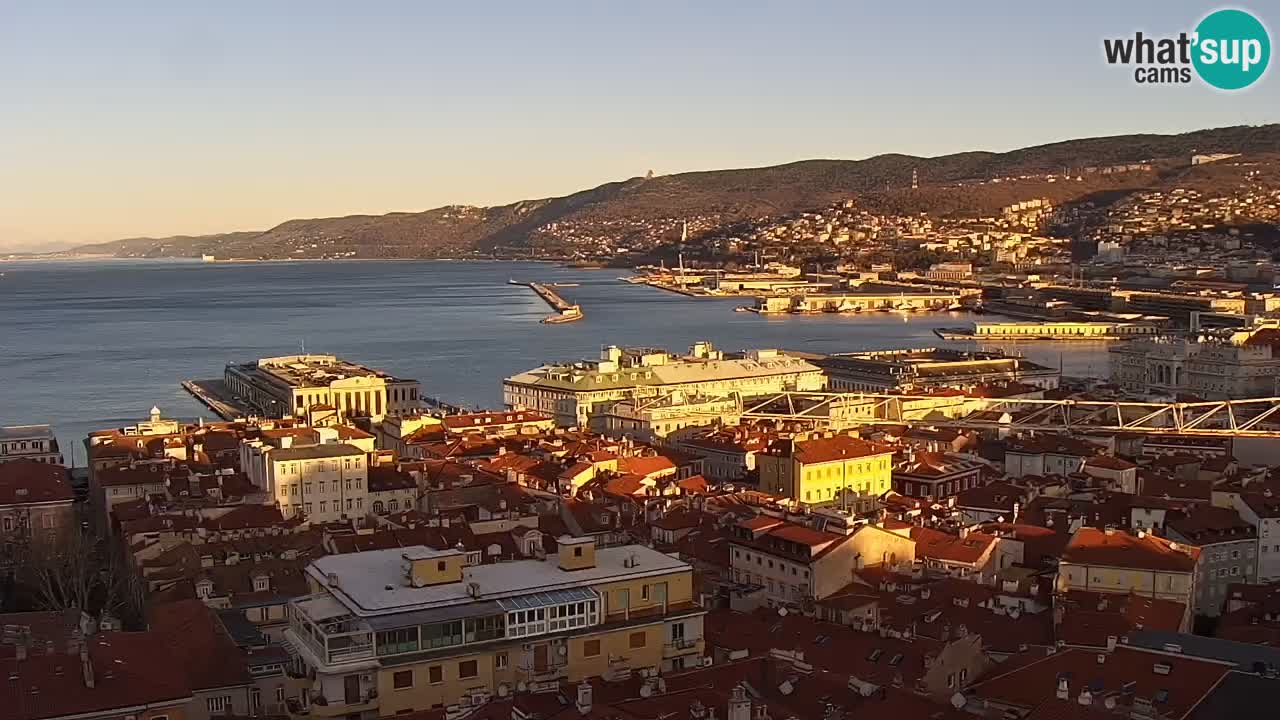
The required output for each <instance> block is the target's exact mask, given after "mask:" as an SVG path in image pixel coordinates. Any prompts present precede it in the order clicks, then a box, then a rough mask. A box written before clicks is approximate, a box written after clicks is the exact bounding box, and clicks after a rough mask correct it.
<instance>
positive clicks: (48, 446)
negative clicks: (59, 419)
mask: <svg viewBox="0 0 1280 720" xmlns="http://www.w3.org/2000/svg"><path fill="white" fill-rule="evenodd" d="M14 460H34V461H36V462H41V463H49V464H53V465H63V464H65V463H63V461H62V451H61V450H59V449H58V438H56V437H54V435H53V428H51V427H49V426H48V425H11V426H9V427H0V463H5V462H12V461H14Z"/></svg>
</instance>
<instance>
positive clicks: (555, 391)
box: [502, 342, 824, 429]
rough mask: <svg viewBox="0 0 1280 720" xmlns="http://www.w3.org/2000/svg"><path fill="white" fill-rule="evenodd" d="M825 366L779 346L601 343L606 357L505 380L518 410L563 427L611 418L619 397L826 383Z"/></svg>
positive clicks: (506, 394)
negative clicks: (684, 348) (682, 349)
mask: <svg viewBox="0 0 1280 720" xmlns="http://www.w3.org/2000/svg"><path fill="white" fill-rule="evenodd" d="M823 386H824V380H823V376H822V371H821V370H819V369H818V368H817V367H816V366H815V365H813V364H811V363H809V362H808V361H807V360H803V359H801V358H798V357H792V356H790V355H786V354H784V353H780V352H778V351H777V350H750V351H747V352H745V353H742V354H740V355H728V354H726V353H724V352H722V351H720V350H717V349H716V348H714V347H713V346H712V345H711V343H707V342H699V343H694V345H693V346H692V347H690V349H689V353H688V354H687V355H682V356H681V355H675V354H672V353H670V352H667V351H666V350H659V349H654V348H625V349H624V348H619V347H616V346H609V347H606V348H604V349H603V350H601V353H600V358H599V359H598V360H583V361H579V362H575V363H559V364H552V365H543V366H541V367H537V368H534V369H532V370H529V371H527V372H523V373H519V374H517V375H513V376H511V377H509V378H507V379H506V380H504V381H503V383H502V399H503V402H504V403H505V404H506V406H507V407H508V408H511V409H524V408H528V409H532V410H537V411H540V412H545V413H549V414H552V415H554V416H555V418H556V423H557V424H559V425H561V426H563V427H570V426H576V427H591V426H593V424H594V426H595V427H596V428H597V429H599V428H600V427H601V426H602V425H603V418H602V417H600V415H601V413H602V411H603V410H604V407H605V406H607V405H608V404H610V403H614V402H617V401H619V400H629V399H631V398H635V397H657V396H659V395H663V394H667V393H671V392H674V391H677V390H678V391H681V392H683V393H685V394H686V395H689V396H698V395H702V396H709V397H717V396H719V397H725V396H730V395H735V394H736V395H739V396H742V397H755V396H760V395H769V394H773V393H780V392H783V391H787V390H801V391H806V390H820V389H822V387H823Z"/></svg>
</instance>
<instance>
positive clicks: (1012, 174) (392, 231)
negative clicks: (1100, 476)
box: [73, 124, 1280, 258]
mask: <svg viewBox="0 0 1280 720" xmlns="http://www.w3.org/2000/svg"><path fill="white" fill-rule="evenodd" d="M1195 153H1201V154H1205V153H1243V154H1259V153H1261V154H1272V153H1280V124H1277V125H1263V126H1256V127H1249V126H1241V127H1228V128H1217V129H1212V130H1200V131H1196V132H1190V133H1184V134H1180V135H1118V136H1113V137H1100V138H1087V139H1080V140H1068V141H1065V142H1058V143H1052V144H1049V145H1039V146H1036V147H1029V148H1023V149H1020V150H1013V151H1010V152H1004V153H991V152H964V153H957V154H954V155H944V156H941V157H933V158H921V157H912V156H909V155H897V154H889V155H877V156H875V157H871V158H867V159H865V160H805V161H801V162H795V163H789V164H786V165H778V166H773V167H763V168H749V169H739V170H713V171H705V172H691V173H680V174H676V175H665V176H658V177H652V178H632V179H630V180H625V181H621V182H613V183H607V184H605V185H601V186H599V187H596V188H592V189H590V190H583V191H581V192H577V193H574V194H572V195H567V196H565V197H558V198H548V199H542V200H525V201H521V202H517V203H513V204H510V205H502V206H498V207H483V208H482V207H471V206H457V205H455V206H446V207H441V208H436V209H433V210H427V211H424V212H416V213H389V214H386V215H376V216H371V215H354V216H348V217H336V218H320V219H310V220H289V221H287V222H284V223H282V224H280V225H277V226H276V227H274V228H271V229H269V230H265V231H261V232H252V231H251V232H233V233H223V234H217V235H199V236H175V237H167V238H129V239H125V240H116V241H111V242H105V243H97V244H92V245H83V246H80V247H77V248H75V249H74V250H73V252H77V253H85V254H104V255H114V256H122V257H199V256H201V255H214V256H216V257H218V258H316V257H406V258H416V257H463V256H474V255H477V254H489V253H493V252H494V251H495V250H499V251H500V252H501V254H505V255H519V254H520V252H521V249H522V248H525V249H527V248H529V247H530V244H531V238H533V237H536V236H540V235H543V234H545V232H546V229H547V228H548V226H553V224H565V223H569V224H573V223H578V224H584V225H587V226H591V227H599V228H608V227H610V226H612V225H616V224H617V223H618V221H630V222H635V221H646V220H659V219H670V218H679V217H692V216H710V217H715V218H717V221H718V222H724V223H728V222H735V221H740V220H744V219H749V218H755V217H762V216H767V215H776V214H782V213H788V212H794V211H798V210H807V209H812V208H817V207H822V206H824V205H827V204H829V203H832V202H836V201H840V200H844V199H849V198H856V199H857V200H858V202H859V203H860V204H862V205H865V206H868V207H870V208H872V209H882V210H885V211H891V212H903V211H906V212H929V213H935V214H943V215H945V214H965V213H978V212H987V211H990V210H993V209H996V208H998V207H1001V206H1002V205H1005V204H1009V203H1012V202H1017V201H1018V200H1021V199H1027V198H1033V197H1047V198H1050V199H1051V200H1053V201H1055V202H1068V201H1072V200H1076V199H1079V198H1081V197H1084V196H1087V195H1089V194H1092V193H1098V192H1104V191H1110V190H1117V189H1125V188H1126V187H1129V186H1131V185H1132V184H1133V183H1134V182H1135V180H1134V178H1133V177H1132V176H1130V177H1122V176H1121V175H1120V174H1114V175H1113V174H1110V173H1104V172H1102V169H1103V168H1108V167H1111V166H1116V165H1123V164H1128V163H1140V162H1145V161H1152V162H1153V163H1154V164H1155V165H1157V166H1158V168H1159V169H1162V170H1164V171H1173V172H1179V171H1180V170H1179V169H1180V168H1185V167H1186V166H1187V165H1189V163H1190V157H1191V155H1192V154H1195ZM913 172H914V173H915V175H916V177H917V178H918V179H919V185H920V187H919V189H918V190H914V191H913V190H912V189H911V178H912V174H913ZM1065 175H1070V176H1072V177H1075V176H1080V177H1082V178H1083V179H1082V180H1080V181H1073V182H1057V181H1055V180H1057V177H1061V176H1065ZM1147 175H1148V176H1150V174H1147ZM1051 176H1057V177H1051ZM993 181H998V182H993ZM1151 181H1152V180H1151V178H1150V177H1148V178H1146V179H1145V180H1144V179H1141V178H1139V179H1138V180H1137V181H1136V182H1151Z"/></svg>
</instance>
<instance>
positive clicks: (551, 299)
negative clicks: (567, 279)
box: [507, 280, 585, 325]
mask: <svg viewBox="0 0 1280 720" xmlns="http://www.w3.org/2000/svg"><path fill="white" fill-rule="evenodd" d="M507 282H508V283H510V284H512V285H522V286H524V287H527V288H529V289H530V290H533V291H534V292H535V293H537V294H538V297H540V298H542V299H543V300H544V301H545V302H546V303H547V305H549V306H551V309H552V310H555V311H556V314H554V315H548V316H547V317H545V318H543V319H542V322H543V323H545V324H547V325H557V324H560V323H570V322H577V321H578V320H581V319H582V318H583V317H585V316H584V315H583V314H582V307H581V306H579V305H576V304H574V303H571V302H569V301H568V300H565V299H564V298H563V297H561V296H560V293H558V292H556V288H561V287H573V285H572V284H568V283H558V284H557V283H552V284H546V283H537V282H520V281H518V280H508V281H507Z"/></svg>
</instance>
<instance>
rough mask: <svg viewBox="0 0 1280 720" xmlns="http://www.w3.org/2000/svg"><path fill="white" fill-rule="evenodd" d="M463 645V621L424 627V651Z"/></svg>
mask: <svg viewBox="0 0 1280 720" xmlns="http://www.w3.org/2000/svg"><path fill="white" fill-rule="evenodd" d="M461 644H462V621H461V620H455V621H453V622H447V623H437V624H435V625H423V626H422V649H424V650H426V649H429V648H438V647H448V646H450V645H461Z"/></svg>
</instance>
